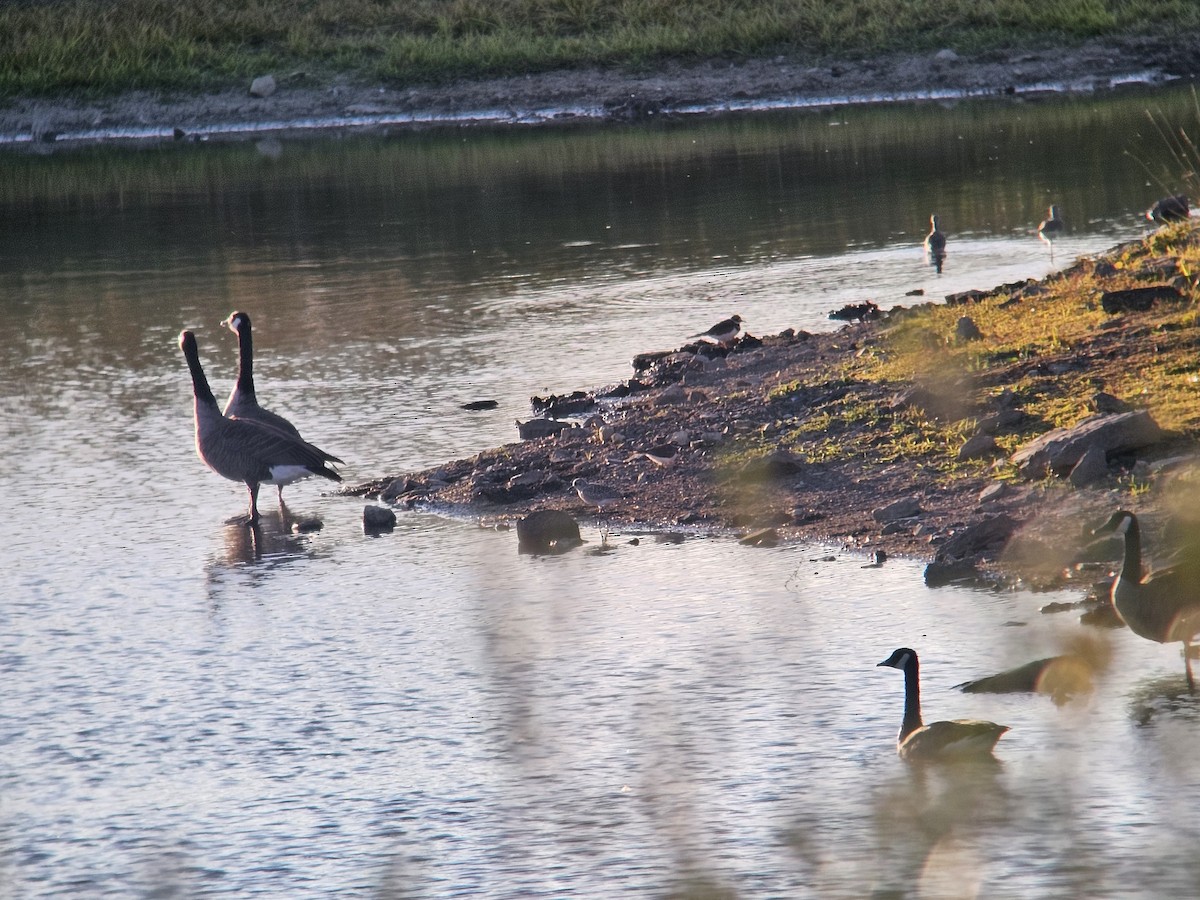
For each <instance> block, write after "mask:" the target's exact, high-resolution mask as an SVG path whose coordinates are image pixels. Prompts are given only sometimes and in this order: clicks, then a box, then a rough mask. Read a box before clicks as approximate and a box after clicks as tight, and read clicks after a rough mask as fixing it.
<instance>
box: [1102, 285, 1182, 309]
mask: <svg viewBox="0 0 1200 900" xmlns="http://www.w3.org/2000/svg"><path fill="white" fill-rule="evenodd" d="M1183 299H1184V297H1183V294H1181V293H1179V291H1177V290H1176V289H1175V288H1173V287H1171V286H1170V285H1167V284H1156V285H1153V286H1151V287H1143V288H1128V289H1127V290H1123V291H1105V292H1104V293H1103V294H1101V295H1100V308H1101V309H1103V310H1104V311H1105V312H1106V313H1108V314H1109V315H1110V316H1111V315H1115V314H1116V313H1121V312H1145V311H1146V310H1148V309H1150V307H1152V306H1153V305H1154V304H1155V303H1156V302H1157V301H1159V300H1170V301H1174V302H1176V303H1177V302H1179V301H1180V300H1183Z"/></svg>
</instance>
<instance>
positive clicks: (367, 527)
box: [363, 506, 396, 534]
mask: <svg viewBox="0 0 1200 900" xmlns="http://www.w3.org/2000/svg"><path fill="white" fill-rule="evenodd" d="M395 527H396V514H395V513H394V512H392V511H391V510H390V509H388V508H387V507H386V506H365V507H363V531H365V532H367V533H368V534H375V533H378V532H380V531H391V530H392V529H393V528H395Z"/></svg>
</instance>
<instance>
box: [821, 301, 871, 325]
mask: <svg viewBox="0 0 1200 900" xmlns="http://www.w3.org/2000/svg"><path fill="white" fill-rule="evenodd" d="M879 316H880V312H879V307H878V306H877V305H876V304H875V303H873V302H872V301H870V300H867V301H866V302H865V303H847V304H846V305H845V306H843V307H842V308H841V309H835V310H832V311H831V312H830V313H829V318H831V319H837V320H840V321H842V322H870V321H872V320H874V319H878V318H879Z"/></svg>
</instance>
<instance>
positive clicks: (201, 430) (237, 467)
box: [179, 331, 342, 524]
mask: <svg viewBox="0 0 1200 900" xmlns="http://www.w3.org/2000/svg"><path fill="white" fill-rule="evenodd" d="M179 347H180V349H181V350H182V351H183V356H184V359H186V360H187V364H188V369H189V370H190V372H191V376H192V392H193V394H194V396H195V426H196V454H197V455H198V456H199V457H200V459H201V460H202V461H203V462H204V464H205V465H207V466H208V467H209V468H210V469H212V470H213V471H214V472H216V473H217V474H218V475H221V476H222V477H224V478H228V479H229V480H230V481H240V482H243V483H244V484H245V485H246V488H247V490H248V491H249V492H250V508H249V520H250V523H251V524H253V523H256V522H258V520H259V513H258V488H259V485H261V484H274V485H279V486H281V487H282V486H283V485H285V484H291V483H292V482H294V481H298V480H300V479H301V478H307V477H309V476H310V475H320V476H321V477H322V478H328V479H329V480H331V481H341V480H342V477H341V476H340V475H339V474H338V473H337V472H336V471H334V470H333V469H331V468H330V467H329V466H328V465H326V463H327V462H328V461H329V459H330V457H329V455H328V454H327V453H325V452H324V451H323V450H320V449H319V448H317V447H314V446H313V445H312V444H309V443H308V442H306V441H304V440H301V439H299V438H297V437H295V436H294V435H292V434H290V433H288V432H286V431H282V430H280V429H278V428H274V427H272V426H270V425H266V424H263V423H261V422H255V421H253V420H251V419H242V418H237V417H233V418H226V417H225V416H223V415H222V414H221V409H220V407H218V406H217V400H216V397H214V396H213V392H212V389H211V388H210V387H209V385H208V379H207V378H206V377H205V375H204V369H203V367H202V366H201V365H200V353H199V349H198V347H197V345H196V338H195V335H193V334H192V333H191V332H190V331H184V332H183V333H182V334H180V335H179Z"/></svg>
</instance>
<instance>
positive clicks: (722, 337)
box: [692, 315, 742, 347]
mask: <svg viewBox="0 0 1200 900" xmlns="http://www.w3.org/2000/svg"><path fill="white" fill-rule="evenodd" d="M741 330H742V317H741V316H738V315H732V316H730V317H729V318H728V319H722V320H721V321H720V322H718V323H717V324H716V325H714V326H713V327H712V328H710V329H708V331H702V332H700V333H699V334H693V335H692V337H694V338H700V340H702V341H708V343H710V344H719V345H720V346H722V347H724V346H727V345H729V344H732V343H733V340H734V338H736V337H737V336H738V334H739V333H740V332H741Z"/></svg>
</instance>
